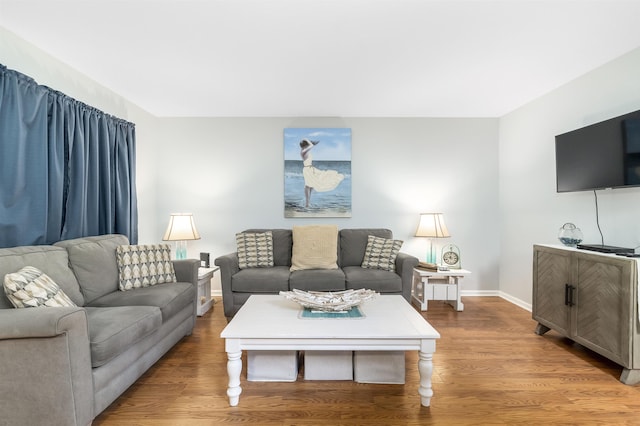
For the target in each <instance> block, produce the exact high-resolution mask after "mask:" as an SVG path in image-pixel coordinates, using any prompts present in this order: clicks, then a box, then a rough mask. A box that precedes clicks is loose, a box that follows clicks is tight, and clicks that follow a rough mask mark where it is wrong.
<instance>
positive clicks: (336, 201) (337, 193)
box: [284, 160, 351, 217]
mask: <svg viewBox="0 0 640 426" xmlns="http://www.w3.org/2000/svg"><path fill="white" fill-rule="evenodd" d="M313 166H314V167H316V168H318V169H321V170H336V171H337V172H338V173H341V174H343V175H344V180H343V181H342V182H340V184H339V185H338V186H337V188H336V189H334V190H333V191H327V192H317V191H312V193H311V202H310V205H309V208H305V198H304V177H303V176H302V168H303V165H302V161H301V160H285V162H284V217H351V161H315V160H314V161H313Z"/></svg>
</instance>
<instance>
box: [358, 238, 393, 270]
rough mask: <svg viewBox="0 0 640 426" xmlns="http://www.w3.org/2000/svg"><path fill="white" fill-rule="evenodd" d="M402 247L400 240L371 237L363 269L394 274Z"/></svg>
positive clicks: (368, 241) (365, 253)
mask: <svg viewBox="0 0 640 426" xmlns="http://www.w3.org/2000/svg"><path fill="white" fill-rule="evenodd" d="M400 247H402V241H400V240H390V239H387V238H380V237H374V236H373V235H369V238H368V240H367V248H366V250H365V252H364V259H363V260H362V267H363V268H367V269H383V270H385V271H391V272H394V271H395V270H396V257H397V256H398V253H399V252H400Z"/></svg>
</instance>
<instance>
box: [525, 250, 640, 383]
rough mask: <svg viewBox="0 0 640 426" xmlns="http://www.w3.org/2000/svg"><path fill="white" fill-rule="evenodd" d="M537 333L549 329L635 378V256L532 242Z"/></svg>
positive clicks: (639, 351)
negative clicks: (598, 355)
mask: <svg viewBox="0 0 640 426" xmlns="http://www.w3.org/2000/svg"><path fill="white" fill-rule="evenodd" d="M532 302H533V306H532V308H533V309H532V313H533V319H534V320H536V321H538V326H537V328H536V333H537V334H539V335H542V334H544V333H546V332H547V331H549V330H550V329H553V330H555V331H557V332H558V333H560V334H562V335H563V336H566V337H568V338H570V339H571V340H573V341H575V342H576V343H580V344H581V345H583V346H585V347H587V348H589V349H591V350H593V351H594V352H597V353H599V354H600V355H602V356H604V357H606V358H608V359H610V360H612V361H614V362H616V363H618V364H620V365H621V366H623V367H624V369H623V371H622V374H621V376H620V381H621V382H623V383H625V384H629V385H633V384H637V383H640V337H639V333H638V327H639V325H638V323H639V321H638V267H637V260H636V259H633V258H627V257H623V256H616V255H612V254H603V253H597V252H591V251H586V250H579V249H574V248H570V247H563V246H553V245H534V246H533V298H532Z"/></svg>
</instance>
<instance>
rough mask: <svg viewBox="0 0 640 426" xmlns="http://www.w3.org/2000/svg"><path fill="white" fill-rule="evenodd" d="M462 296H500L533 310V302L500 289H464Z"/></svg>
mask: <svg viewBox="0 0 640 426" xmlns="http://www.w3.org/2000/svg"><path fill="white" fill-rule="evenodd" d="M461 296H480V297H500V298H502V299H504V300H506V301H507V302H511V303H513V304H514V305H516V306H519V307H521V308H522V309H524V310H526V311H529V312H531V304H530V303H527V302H525V301H523V300H520V299H518V298H517V297H513V296H511V295H510V294H507V293H505V292H503V291H500V290H462V293H461Z"/></svg>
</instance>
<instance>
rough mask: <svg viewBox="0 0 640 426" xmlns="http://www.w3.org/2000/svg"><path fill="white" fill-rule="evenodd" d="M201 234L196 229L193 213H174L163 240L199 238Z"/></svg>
mask: <svg viewBox="0 0 640 426" xmlns="http://www.w3.org/2000/svg"><path fill="white" fill-rule="evenodd" d="M199 239H200V234H199V233H198V230H197V229H196V224H195V223H194V221H193V215H192V214H191V213H172V214H171V217H170V218H169V226H167V231H166V232H165V233H164V237H162V240H163V241H185V240H199Z"/></svg>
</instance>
